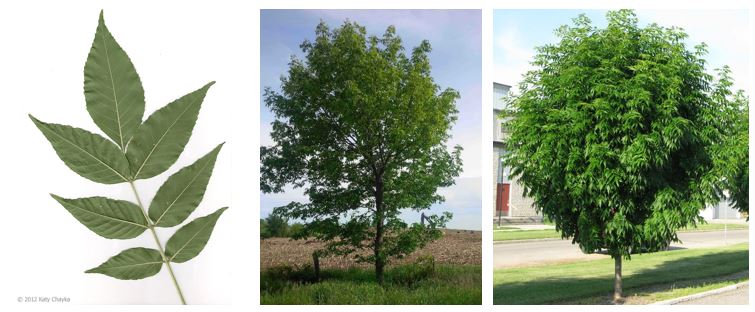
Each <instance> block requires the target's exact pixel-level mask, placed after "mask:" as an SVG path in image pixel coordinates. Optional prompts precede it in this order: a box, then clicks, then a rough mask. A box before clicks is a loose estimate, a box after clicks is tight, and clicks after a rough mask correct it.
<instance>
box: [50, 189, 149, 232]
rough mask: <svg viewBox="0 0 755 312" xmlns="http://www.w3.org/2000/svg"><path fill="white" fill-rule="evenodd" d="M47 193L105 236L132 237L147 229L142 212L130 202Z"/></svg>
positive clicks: (80, 220) (88, 226) (92, 228)
mask: <svg viewBox="0 0 755 312" xmlns="http://www.w3.org/2000/svg"><path fill="white" fill-rule="evenodd" d="M50 195H51V196H52V198H54V199H55V200H57V201H58V202H59V203H60V204H61V205H63V207H64V208H66V210H68V212H70V213H71V214H72V215H73V217H74V218H76V219H77V220H79V222H81V224H83V225H85V226H86V227H87V228H89V229H90V230H92V232H95V233H97V235H100V236H102V237H104V238H110V239H129V238H134V237H137V236H139V235H140V234H142V233H143V232H144V231H145V230H146V229H147V220H146V218H145V217H144V213H142V210H141V208H139V206H137V205H135V204H133V203H131V202H128V201H125V200H115V199H110V198H105V197H88V198H78V199H66V198H62V197H60V196H57V195H55V194H50Z"/></svg>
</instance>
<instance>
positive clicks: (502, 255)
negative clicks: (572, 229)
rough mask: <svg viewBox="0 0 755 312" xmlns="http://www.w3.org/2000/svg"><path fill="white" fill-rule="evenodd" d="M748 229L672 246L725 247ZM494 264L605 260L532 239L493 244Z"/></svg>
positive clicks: (564, 243) (567, 244) (686, 238)
mask: <svg viewBox="0 0 755 312" xmlns="http://www.w3.org/2000/svg"><path fill="white" fill-rule="evenodd" d="M748 238H749V230H736V231H728V232H727V233H726V238H725V239H724V232H723V231H711V232H683V233H679V239H681V240H682V242H683V243H682V244H679V243H675V244H672V245H671V247H672V248H674V247H677V248H678V247H681V248H707V247H716V246H722V245H725V244H738V243H744V242H747V241H748ZM493 254H494V256H493V257H494V258H493V265H494V266H495V268H497V269H499V268H508V267H517V266H526V265H533V264H543V263H559V262H570V261H575V260H580V259H600V258H608V257H609V256H607V255H598V254H592V255H586V254H583V253H582V251H580V250H579V246H577V245H572V244H571V241H570V240H533V241H526V242H515V243H498V244H494V245H493Z"/></svg>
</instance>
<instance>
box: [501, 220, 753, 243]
mask: <svg viewBox="0 0 755 312" xmlns="http://www.w3.org/2000/svg"><path fill="white" fill-rule="evenodd" d="M508 228H511V227H508ZM726 228H727V229H729V230H746V229H748V225H747V224H728V225H726ZM723 230H724V224H720V223H706V224H698V225H697V227H696V228H689V229H682V230H680V232H694V231H723ZM542 238H561V234H559V233H558V232H556V230H530V231H526V230H518V231H497V232H493V240H494V241H506V240H522V239H542Z"/></svg>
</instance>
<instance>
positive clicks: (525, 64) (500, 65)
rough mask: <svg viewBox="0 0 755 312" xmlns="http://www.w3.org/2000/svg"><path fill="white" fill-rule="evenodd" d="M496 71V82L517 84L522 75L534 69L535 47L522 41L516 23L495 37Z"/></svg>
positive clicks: (494, 73) (503, 29)
mask: <svg viewBox="0 0 755 312" xmlns="http://www.w3.org/2000/svg"><path fill="white" fill-rule="evenodd" d="M493 44H494V47H495V55H494V72H493V79H494V80H495V81H496V82H500V83H503V84H508V85H512V86H515V85H516V84H518V83H519V81H520V80H521V79H522V75H524V73H526V72H527V71H528V70H530V69H532V66H531V65H530V63H529V62H530V61H531V60H532V58H533V57H534V56H535V50H534V47H528V46H526V45H525V44H523V43H522V40H521V32H520V31H519V28H518V27H516V26H515V25H507V26H506V27H504V28H502V30H501V31H500V32H497V34H496V36H495V38H494V42H493Z"/></svg>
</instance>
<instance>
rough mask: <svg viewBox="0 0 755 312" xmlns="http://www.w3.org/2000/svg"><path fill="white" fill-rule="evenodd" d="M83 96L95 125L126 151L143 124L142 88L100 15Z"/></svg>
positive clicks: (85, 75) (85, 69) (133, 69)
mask: <svg viewBox="0 0 755 312" xmlns="http://www.w3.org/2000/svg"><path fill="white" fill-rule="evenodd" d="M84 97H85V98H86V103H87V110H88V111H89V115H90V116H92V120H94V123H95V124H97V126H98V127H100V129H102V131H103V132H105V134H107V136H109V137H110V138H111V139H113V141H115V143H116V144H118V146H119V147H120V148H121V149H122V150H125V149H126V144H127V143H128V140H129V139H130V138H131V136H132V135H133V134H134V132H135V131H136V129H137V128H138V127H139V125H140V124H141V123H142V116H143V115H144V89H142V83H141V80H139V75H138V74H137V73H136V69H135V68H134V65H133V64H132V63H131V60H130V59H129V57H128V55H126V52H125V51H123V49H121V46H120V45H118V42H116V41H115V38H113V35H111V34H110V31H108V29H107V26H105V20H104V18H103V14H102V12H100V20H99V23H98V25H97V32H96V33H95V35H94V41H93V42H92V48H91V50H90V52H89V57H88V58H87V62H86V64H85V65H84Z"/></svg>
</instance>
